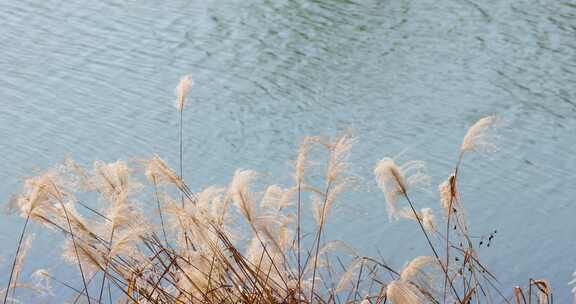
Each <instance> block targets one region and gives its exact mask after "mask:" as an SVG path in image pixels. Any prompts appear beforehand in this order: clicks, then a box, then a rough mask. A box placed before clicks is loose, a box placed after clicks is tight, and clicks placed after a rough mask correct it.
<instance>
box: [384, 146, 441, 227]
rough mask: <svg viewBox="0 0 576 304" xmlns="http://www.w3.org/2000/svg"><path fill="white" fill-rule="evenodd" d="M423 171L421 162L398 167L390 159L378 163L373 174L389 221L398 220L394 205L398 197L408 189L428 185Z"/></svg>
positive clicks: (411, 162) (412, 162)
mask: <svg viewBox="0 0 576 304" xmlns="http://www.w3.org/2000/svg"><path fill="white" fill-rule="evenodd" d="M423 171H424V163H423V162H421V161H409V162H406V163H404V164H403V165H402V166H398V165H396V163H395V162H394V160H393V159H392V158H388V157H386V158H383V159H382V160H381V161H380V162H378V164H377V165H376V168H374V174H375V175H376V180H377V182H378V186H379V187H380V189H382V192H384V195H385V198H386V209H387V211H388V216H389V218H390V219H392V218H398V214H397V208H396V203H397V201H398V196H399V195H404V194H407V191H408V189H410V188H413V187H418V186H425V185H428V184H429V181H430V178H429V177H428V176H427V175H425V174H424V173H423Z"/></svg>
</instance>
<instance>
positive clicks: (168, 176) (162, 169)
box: [144, 155, 184, 189]
mask: <svg viewBox="0 0 576 304" xmlns="http://www.w3.org/2000/svg"><path fill="white" fill-rule="evenodd" d="M144 165H145V167H146V169H145V174H146V177H147V178H148V180H149V181H150V182H151V183H152V184H154V185H160V184H173V185H175V186H176V187H177V188H179V189H183V187H184V182H183V181H182V179H180V177H178V174H176V172H174V170H172V169H171V168H170V167H168V165H167V164H166V163H165V162H164V160H162V159H161V158H160V156H158V155H154V156H153V157H152V158H151V159H148V160H145V161H144Z"/></svg>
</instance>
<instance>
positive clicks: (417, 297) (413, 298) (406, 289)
mask: <svg viewBox="0 0 576 304" xmlns="http://www.w3.org/2000/svg"><path fill="white" fill-rule="evenodd" d="M386 295H387V297H388V299H389V300H390V301H391V302H392V303H394V304H420V303H426V301H425V297H424V295H422V293H421V292H420V291H419V290H418V289H417V288H416V287H415V286H413V285H412V284H410V283H408V282H405V281H402V280H395V281H392V282H390V283H389V284H388V286H387V287H386Z"/></svg>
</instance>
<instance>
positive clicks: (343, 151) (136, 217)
mask: <svg viewBox="0 0 576 304" xmlns="http://www.w3.org/2000/svg"><path fill="white" fill-rule="evenodd" d="M191 83H192V80H191V78H190V77H189V76H187V77H184V78H182V80H181V81H180V84H179V85H178V87H177V90H176V91H177V96H178V104H177V109H178V113H179V114H180V121H179V148H180V149H179V153H178V155H179V160H180V162H179V164H178V166H179V168H180V170H179V172H178V173H176V171H175V170H173V169H172V168H170V166H169V165H168V164H167V163H166V162H164V161H163V160H162V159H161V158H160V157H159V156H152V157H151V158H149V159H145V160H139V161H136V162H133V163H130V164H129V163H126V162H123V161H117V162H113V163H108V164H107V163H103V162H95V163H94V166H93V167H92V168H90V169H88V168H83V167H81V166H79V165H77V164H76V163H74V162H73V161H71V160H67V161H65V162H64V163H63V164H59V165H57V166H55V167H54V168H52V169H50V170H48V171H47V172H46V173H45V174H42V175H40V176H38V177H33V178H30V179H28V180H27V181H26V182H25V183H24V185H23V188H22V191H21V192H20V194H19V195H18V196H17V197H16V198H15V199H14V200H13V202H12V205H13V207H14V210H16V212H17V213H18V214H19V215H20V216H21V217H23V218H24V219H25V222H24V228H23V230H22V232H21V234H20V237H19V241H18V246H17V247H16V248H15V251H16V254H15V257H14V261H13V266H12V269H11V274H10V278H9V280H8V281H9V283H8V286H7V287H6V289H5V290H4V291H3V292H4V303H8V302H16V301H17V299H18V296H17V295H16V292H17V291H18V290H23V289H26V290H29V291H32V292H39V291H42V292H43V293H44V294H49V293H48V292H46V291H47V290H49V289H50V287H51V286H58V289H59V291H58V294H59V295H63V294H68V295H69V296H70V298H71V301H70V302H74V303H76V302H78V301H84V300H85V301H86V302H88V303H92V302H94V303H323V304H336V303H338V304H341V303H362V304H367V303H378V304H380V303H392V304H406V303H410V304H413V303H415V304H418V303H461V304H465V303H494V302H504V303H515V304H527V303H532V301H534V303H552V301H553V297H552V289H551V287H550V284H548V283H547V282H546V281H544V280H533V279H530V280H529V281H528V284H527V285H526V286H523V287H521V286H518V287H514V288H510V289H507V290H509V292H504V291H502V290H500V287H499V283H498V281H497V279H496V277H495V276H494V275H493V274H492V273H491V272H490V271H489V270H488V268H487V266H486V265H484V264H483V263H482V262H481V259H480V256H479V254H478V252H477V250H476V247H475V246H474V243H473V242H472V240H471V239H472V237H471V236H470V232H469V231H470V227H468V224H467V220H466V212H465V208H464V203H463V201H462V198H461V196H460V194H459V192H458V187H457V184H458V182H459V179H458V172H459V170H460V169H461V166H462V165H463V159H464V156H465V155H467V154H469V153H476V152H486V151H489V150H493V148H494V145H493V144H492V143H491V142H490V141H489V140H488V139H489V137H488V135H487V132H488V130H489V129H490V128H491V127H492V126H493V124H494V122H495V121H496V119H495V118H494V117H492V116H491V117H488V118H483V119H481V120H480V121H479V122H478V123H476V124H475V125H473V126H472V127H471V128H470V130H469V131H468V133H467V134H466V135H465V137H464V140H463V143H462V145H461V147H460V151H459V157H458V159H457V161H456V166H455V167H454V170H453V172H452V173H451V174H450V175H449V178H448V180H447V181H446V182H444V183H442V184H441V185H440V186H439V188H438V189H439V192H440V199H439V201H440V208H439V211H440V212H441V214H443V216H439V217H438V216H435V215H434V213H435V211H434V208H432V207H433V205H432V204H430V205H429V206H427V207H425V208H421V209H419V211H418V210H417V208H416V202H415V201H414V200H413V197H412V195H411V194H412V192H413V191H416V190H418V189H420V188H423V187H428V185H429V184H430V179H429V177H428V176H427V175H426V173H425V164H424V163H423V162H421V161H409V162H406V163H404V164H402V165H397V164H396V161H397V160H395V159H392V158H383V159H382V160H381V161H380V162H378V163H377V165H376V167H375V169H374V174H375V177H376V181H377V183H378V185H379V186H380V188H381V189H382V192H383V194H384V195H383V196H384V199H383V201H385V203H383V204H382V206H383V208H385V209H386V210H387V212H388V214H389V219H390V220H409V221H414V222H415V223H417V225H418V229H419V231H420V232H421V233H422V234H423V236H424V237H425V239H426V243H427V246H428V247H429V248H430V250H431V253H432V255H431V256H420V257H417V258H415V259H413V260H412V261H410V262H409V263H407V264H406V265H405V266H404V267H403V268H398V269H396V267H394V266H393V265H389V264H387V263H385V262H384V260H383V258H381V257H371V256H363V255H361V254H360V253H358V251H356V250H355V249H353V248H352V247H350V246H349V245H348V244H346V243H345V242H343V241H335V240H329V239H328V236H327V235H326V225H327V223H328V220H329V218H330V213H331V210H332V209H333V208H332V207H333V206H334V204H336V203H339V202H340V200H341V199H342V198H341V193H343V192H344V191H346V190H347V189H348V188H349V187H350V186H351V184H352V181H353V178H351V177H350V176H349V175H348V163H347V158H348V155H349V154H350V151H351V148H352V146H353V143H354V141H355V139H354V138H353V137H351V136H350V135H347V134H345V135H343V136H340V137H337V138H335V139H333V140H327V139H323V138H319V137H309V138H306V139H305V140H304V142H303V143H302V144H301V146H300V148H299V151H298V153H297V155H296V156H295V165H294V173H293V176H294V179H293V184H289V185H277V184H273V183H270V184H269V185H268V186H267V187H265V188H263V189H255V188H254V186H253V184H254V183H253V182H254V181H255V180H256V179H259V181H260V182H262V177H261V176H260V175H259V174H258V173H256V172H254V171H251V170H237V171H236V172H235V173H234V175H233V177H232V178H231V182H230V183H229V185H227V186H225V187H216V186H212V187H208V188H205V189H199V190H197V191H193V190H192V189H191V187H189V185H188V184H187V183H186V181H185V180H184V178H183V172H182V167H183V165H182V164H183V161H184V159H183V158H184V157H183V150H182V145H183V143H182V142H183V141H182V138H183V134H182V130H183V129H182V123H183V121H182V112H183V109H184V106H185V100H186V96H187V94H188V91H189V89H190V86H191ZM312 149H314V150H315V152H319V153H309V152H310V151H311V150H312ZM322 152H323V153H322ZM311 155H314V157H320V159H309V157H311ZM317 155H318V156H317ZM322 161H323V162H324V163H325V172H324V174H322V175H320V176H323V180H322V181H320V182H319V181H318V180H317V179H312V178H309V176H310V174H311V173H310V172H313V170H310V169H309V168H308V164H309V163H311V162H315V163H318V162H322ZM315 173H317V172H313V173H312V174H315ZM315 176H318V174H315ZM261 184H262V183H261ZM149 196H150V197H149ZM148 203H149V204H150V206H151V207H147V206H146V204H148ZM306 207H308V208H311V210H312V212H311V214H312V216H311V217H307V216H306V215H307V214H308V213H306V212H305V209H304V208H306ZM149 211H150V212H149ZM441 221H443V222H441ZM30 223H35V224H37V225H39V226H40V227H43V228H45V229H49V230H50V231H53V232H54V233H58V234H61V235H62V236H63V237H64V239H65V246H64V250H63V257H64V261H67V262H68V263H70V264H71V265H75V266H76V267H77V268H78V270H79V275H80V276H81V278H82V285H80V284H78V282H70V281H67V280H65V279H63V278H58V277H56V276H55V275H54V274H52V273H51V272H48V271H46V270H39V271H37V272H36V277H37V279H38V282H41V285H38V284H40V283H38V284H36V285H34V284H26V283H20V281H21V280H22V277H21V275H20V274H21V273H22V267H23V264H24V260H25V255H26V251H27V249H28V248H29V247H30V245H31V241H29V240H30V238H29V237H30V235H27V234H26V233H27V231H28V227H29V225H30ZM443 225H446V230H445V231H444V230H443V229H442V227H444V226H443ZM492 238H493V235H492V236H491V238H490V239H492ZM52 283H53V284H52ZM106 283H107V284H106ZM33 286H36V287H33ZM38 286H40V287H38ZM106 286H107V290H108V297H105V296H104V290H105V289H106ZM10 292H11V295H10V294H9V293H10ZM95 294H98V297H94V296H90V295H95ZM106 298H107V299H106Z"/></svg>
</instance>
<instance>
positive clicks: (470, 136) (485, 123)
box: [460, 116, 497, 155]
mask: <svg viewBox="0 0 576 304" xmlns="http://www.w3.org/2000/svg"><path fill="white" fill-rule="evenodd" d="M496 121H497V119H496V116H487V117H484V118H481V119H480V120H478V121H477V122H476V123H475V124H474V125H472V126H471V127H470V129H468V132H467V133H466V136H464V140H463V141H462V146H460V153H461V154H462V155H463V154H464V153H467V152H473V151H476V152H489V151H492V150H494V149H495V148H496V146H495V145H494V144H493V143H491V142H490V141H489V139H488V131H489V130H490V129H491V128H493V127H494V125H495V123H496Z"/></svg>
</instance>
